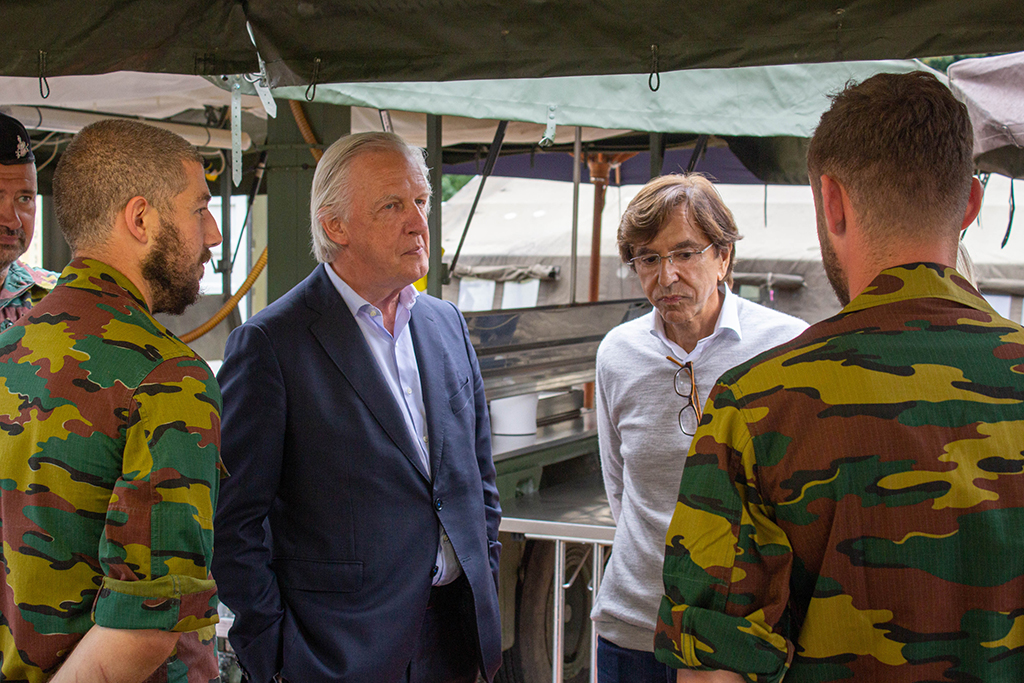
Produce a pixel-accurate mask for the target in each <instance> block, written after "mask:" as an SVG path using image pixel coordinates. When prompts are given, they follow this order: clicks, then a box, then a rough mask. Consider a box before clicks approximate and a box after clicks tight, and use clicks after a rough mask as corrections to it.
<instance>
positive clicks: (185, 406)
mask: <svg viewBox="0 0 1024 683" xmlns="http://www.w3.org/2000/svg"><path fill="white" fill-rule="evenodd" d="M220 412H221V398H220V390H219V388H218V386H217V382H216V380H215V379H214V377H213V374H212V372H211V371H210V368H209V367H208V366H207V364H206V363H205V362H204V361H203V360H202V359H201V358H199V357H198V356H197V355H196V354H195V353H194V352H193V351H192V350H191V349H190V348H189V347H188V346H186V345H185V344H184V343H182V342H181V341H179V340H178V339H177V338H176V337H175V336H174V335H173V334H171V333H170V332H169V331H168V330H167V329H166V328H165V327H163V326H162V325H161V324H160V323H159V322H157V321H156V320H155V319H154V318H153V317H152V316H151V315H150V314H149V311H148V309H147V307H146V304H145V301H144V300H143V298H142V295H141V294H140V293H139V290H138V289H136V287H135V286H134V285H133V284H132V283H131V282H130V281H129V280H128V279H127V278H125V277H124V276H123V275H122V274H121V273H119V272H117V271H116V270H114V269H113V268H111V267H109V266H107V265H105V264H102V263H99V262H97V261H93V260H82V259H79V260H75V261H72V262H71V263H70V264H69V265H68V267H67V268H65V269H64V272H63V273H62V275H61V279H60V282H59V284H58V286H57V287H56V288H55V289H54V290H53V292H51V293H50V294H49V295H48V296H47V297H46V298H45V299H43V301H41V302H40V303H39V305H38V306H36V307H35V308H33V309H32V311H30V312H29V314H27V315H26V316H24V317H23V318H22V319H21V320H19V321H18V322H17V323H16V324H15V325H14V326H13V327H11V328H10V329H8V330H7V331H6V332H3V333H2V334H0V525H2V527H0V536H2V540H3V556H2V558H0V559H2V561H3V566H4V570H5V574H6V577H5V578H6V581H5V582H4V583H2V584H0V589H2V593H0V606H2V608H3V610H2V611H3V620H2V621H0V657H2V661H0V680H6V681H15V680H16V681H32V682H35V681H44V680H46V679H47V678H48V677H49V676H50V675H52V674H53V672H54V671H55V670H56V668H57V667H58V666H59V665H60V664H61V663H62V661H63V660H64V659H65V658H66V656H67V655H68V653H69V652H70V651H71V649H72V648H73V647H74V646H75V644H76V643H77V642H78V641H79V640H80V639H81V637H82V635H83V634H84V633H85V632H86V631H88V630H89V629H90V628H91V627H92V625H93V623H96V624H99V625H101V626H106V627H109V628H123V629H162V630H168V631H178V632H183V635H182V636H181V637H180V639H179V641H178V645H177V648H176V650H175V652H174V653H173V654H172V656H171V657H170V658H169V659H168V660H167V661H166V662H165V664H164V665H162V666H161V668H160V669H159V670H158V671H157V672H156V674H154V676H153V677H151V678H150V679H149V680H152V681H180V682H185V681H188V682H189V683H198V682H199V681H202V682H203V683H207V682H208V681H211V680H216V679H217V677H218V669H217V659H216V652H215V641H216V635H215V627H214V624H215V623H216V622H217V621H218V618H217V590H216V586H215V585H214V582H213V579H212V577H211V576H210V573H209V566H210V561H211V557H212V552H213V511H214V510H215V509H216V506H217V493H218V489H219V483H220V472H221V471H222V467H223V466H222V465H221V463H220V454H219V449H220Z"/></svg>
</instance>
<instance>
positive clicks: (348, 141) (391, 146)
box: [309, 133, 430, 263]
mask: <svg viewBox="0 0 1024 683" xmlns="http://www.w3.org/2000/svg"><path fill="white" fill-rule="evenodd" d="M364 152H399V153H401V154H404V155H405V157H406V158H407V159H408V160H409V161H410V162H412V164H413V166H415V167H416V168H417V169H418V170H419V171H420V172H421V173H422V174H423V179H424V180H425V181H426V182H427V186H428V188H429V186H430V176H429V174H428V172H427V164H426V161H425V160H424V157H423V150H422V149H420V148H419V147H413V146H412V145H410V144H408V143H407V142H406V141H405V140H403V139H402V138H400V137H399V136H397V135H395V134H394V133H356V134H355V135H347V136H345V137H343V138H341V139H339V140H337V141H336V142H335V143H334V144H332V145H331V146H330V147H328V148H327V151H326V152H324V155H323V157H322V158H321V159H320V161H319V162H318V163H317V165H316V172H315V173H314V174H313V189H312V191H311V192H310V198H309V219H310V233H311V235H312V238H313V256H314V257H316V260H317V261H318V262H320V263H331V262H333V261H334V260H335V259H336V258H337V257H338V254H339V253H340V252H341V249H342V247H341V246H340V245H339V244H338V243H337V242H334V241H333V240H332V239H331V238H330V237H328V235H327V231H326V230H324V226H323V222H324V221H325V220H329V219H330V218H340V219H342V220H348V211H349V208H350V205H351V202H352V197H351V192H352V187H351V183H350V182H349V168H350V167H351V165H352V162H353V161H354V160H355V158H356V157H358V156H359V155H360V154H363V153H364ZM427 208H428V210H429V206H428V207H427Z"/></svg>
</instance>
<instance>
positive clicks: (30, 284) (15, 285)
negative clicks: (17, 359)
mask: <svg viewBox="0 0 1024 683" xmlns="http://www.w3.org/2000/svg"><path fill="white" fill-rule="evenodd" d="M56 284H57V273H53V272H51V271H49V270H43V269H42V268H33V267H32V266H29V265H27V264H24V263H22V262H21V261H15V262H14V263H12V264H11V265H10V266H9V267H8V268H7V277H5V278H4V280H3V282H2V283H0V332H3V331H4V330H6V329H7V328H8V327H10V326H11V325H13V324H14V321H15V320H17V319H18V318H20V317H21V316H23V315H24V314H25V313H26V312H27V311H28V310H29V309H30V308H32V307H33V306H35V305H36V304H37V303H39V301H40V299H42V298H43V297H44V296H46V294H47V293H48V292H49V291H50V290H51V289H53V287H54V285H56Z"/></svg>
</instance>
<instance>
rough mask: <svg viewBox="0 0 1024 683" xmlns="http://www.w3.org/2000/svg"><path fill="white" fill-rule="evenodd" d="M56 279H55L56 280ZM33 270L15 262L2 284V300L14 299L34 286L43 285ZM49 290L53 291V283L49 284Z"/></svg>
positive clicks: (0, 288) (0, 290) (0, 298)
mask: <svg viewBox="0 0 1024 683" xmlns="http://www.w3.org/2000/svg"><path fill="white" fill-rule="evenodd" d="M55 279H56V278H54V280H55ZM38 280H39V278H37V277H36V276H35V275H34V273H33V271H32V269H31V268H29V266H27V265H25V264H24V263H22V262H21V261H14V262H13V263H11V265H10V266H9V267H8V269H7V274H6V276H5V277H4V279H3V281H2V282H0V300H7V299H14V298H16V297H19V296H21V295H22V294H23V293H24V292H25V291H26V290H27V289H28V288H29V287H31V286H32V285H40V286H42V284H41V283H40V282H39V281H38ZM47 284H48V286H47V289H53V283H52V282H50V283H47Z"/></svg>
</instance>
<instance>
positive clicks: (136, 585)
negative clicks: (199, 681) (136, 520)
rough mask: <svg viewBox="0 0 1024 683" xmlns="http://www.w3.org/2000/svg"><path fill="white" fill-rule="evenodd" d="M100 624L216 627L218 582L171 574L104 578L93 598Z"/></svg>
mask: <svg viewBox="0 0 1024 683" xmlns="http://www.w3.org/2000/svg"><path fill="white" fill-rule="evenodd" d="M92 618H93V621H94V622H96V625H98V626H105V627H107V628H120V629H132V630H135V629H157V630H160V631H177V632H180V633H184V632H188V631H199V630H201V629H204V628H210V627H213V625H214V624H216V623H217V622H218V621H220V618H219V617H218V616H217V584H216V583H214V581H213V579H212V578H208V579H197V578H194V577H191V576H182V575H177V574H170V575H167V576H162V577H160V578H159V579H155V580H153V581H118V580H116V579H112V578H110V577H104V578H103V585H102V587H101V588H100V592H99V595H97V596H96V600H95V602H93V608H92Z"/></svg>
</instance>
